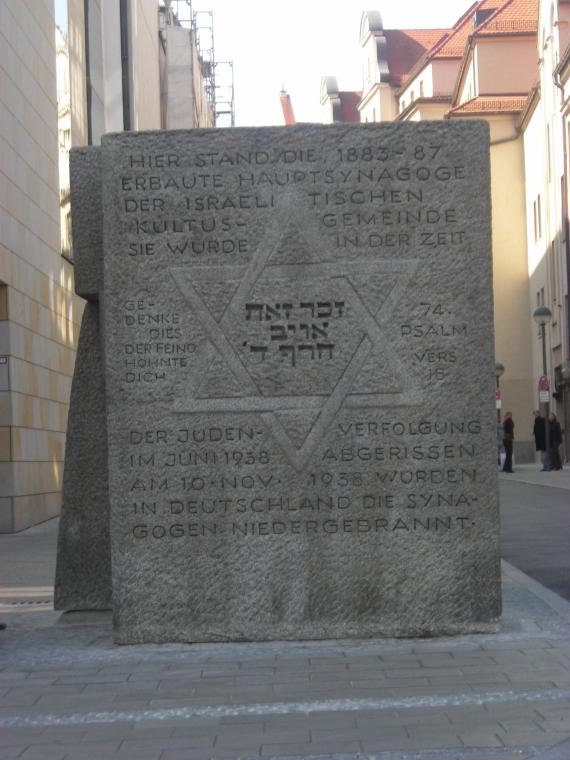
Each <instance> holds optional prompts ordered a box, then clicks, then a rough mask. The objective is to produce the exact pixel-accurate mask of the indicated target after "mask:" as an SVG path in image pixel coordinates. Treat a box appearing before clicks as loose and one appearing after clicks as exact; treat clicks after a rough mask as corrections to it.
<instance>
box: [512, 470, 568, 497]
mask: <svg viewBox="0 0 570 760" xmlns="http://www.w3.org/2000/svg"><path fill="white" fill-rule="evenodd" d="M500 478H501V480H515V481H516V482H518V483H526V484H528V485H533V486H550V487H552V488H564V489H567V490H569V491H570V465H565V466H564V468H563V469H562V470H558V471H554V472H542V470H541V469H540V466H539V465H538V464H518V465H517V464H515V466H514V472H513V473H512V474H507V473H503V472H501V473H500Z"/></svg>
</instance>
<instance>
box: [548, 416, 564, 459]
mask: <svg viewBox="0 0 570 760" xmlns="http://www.w3.org/2000/svg"><path fill="white" fill-rule="evenodd" d="M561 443H562V428H561V427H560V423H559V422H558V420H557V419H556V415H555V414H553V413H552V412H551V413H550V414H549V415H548V456H549V458H550V469H551V470H561V469H562V460H561V459H560V451H559V450H558V447H559V446H560V444H561Z"/></svg>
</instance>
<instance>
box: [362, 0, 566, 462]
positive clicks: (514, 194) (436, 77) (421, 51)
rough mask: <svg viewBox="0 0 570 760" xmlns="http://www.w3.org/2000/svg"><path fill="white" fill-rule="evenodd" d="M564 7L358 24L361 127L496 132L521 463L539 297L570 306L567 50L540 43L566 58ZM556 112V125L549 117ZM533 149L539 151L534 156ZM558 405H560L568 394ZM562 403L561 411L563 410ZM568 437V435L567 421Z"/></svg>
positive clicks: (507, 404) (496, 262)
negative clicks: (445, 24)
mask: <svg viewBox="0 0 570 760" xmlns="http://www.w3.org/2000/svg"><path fill="white" fill-rule="evenodd" d="M539 6H540V8H539ZM547 6H548V8H547ZM569 7H570V6H569V4H568V3H567V2H561V1H559V2H558V3H556V2H555V3H552V2H550V3H549V2H547V0H479V1H478V2H474V3H473V4H472V5H471V6H470V7H469V8H468V9H467V10H466V12H465V13H464V14H463V15H462V16H461V17H460V18H459V19H458V20H457V22H456V23H455V24H454V25H453V27H451V28H450V29H433V30H417V29H415V30H386V29H384V28H383V24H382V19H381V17H380V14H379V13H377V12H374V11H369V12H366V13H364V14H363V16H362V21H361V26H360V47H361V51H362V59H363V92H362V98H361V100H360V102H359V106H358V108H359V111H360V117H361V121H386V120H400V121H420V120H428V119H442V118H446V119H474V118H475V119H485V120H486V121H487V122H488V124H489V127H490V137H491V195H492V206H493V238H492V244H493V272H494V275H493V277H494V324H495V346H496V361H497V362H498V363H501V364H503V365H504V367H505V372H504V375H503V376H502V377H501V380H500V383H501V391H502V396H503V402H502V403H503V410H506V409H508V410H509V411H512V412H513V416H514V419H515V422H516V425H517V435H516V439H515V457H516V458H517V459H518V460H519V461H532V460H533V458H534V442H533V439H532V435H531V430H532V422H531V412H532V410H533V409H534V408H537V407H538V377H539V375H540V374H541V372H539V367H540V361H541V359H540V357H541V345H539V341H538V339H537V327H536V325H535V324H534V322H533V320H532V313H533V309H534V308H536V303H537V301H536V299H537V297H538V299H539V300H540V299H542V297H543V294H544V299H545V300H544V303H545V304H546V301H549V302H553V299H554V297H556V299H557V300H556V301H554V303H556V306H557V308H558V311H563V310H564V308H563V307H564V304H563V301H564V298H566V299H567V295H566V296H565V295H564V293H567V289H566V290H564V289H563V283H564V282H565V280H564V277H565V276H566V275H565V272H566V271H567V270H566V269H564V267H563V258H564V255H565V254H564V252H563V249H565V240H566V237H565V232H564V223H565V222H564V219H565V217H564V215H563V214H562V213H561V208H562V205H561V204H563V202H564V197H565V196H564V192H566V193H567V189H566V191H565V190H564V187H565V183H564V182H563V181H562V180H561V176H562V174H561V172H563V168H562V167H566V166H567V163H568V162H567V156H566V157H564V140H563V136H564V134H565V133H564V129H563V127H562V117H561V114H560V107H561V106H560V104H561V102H562V101H563V97H562V95H561V94H560V93H561V86H562V84H561V78H562V77H563V76H565V74H564V73H563V72H562V70H561V68H560V67H561V65H562V63H563V60H562V58H563V56H562V52H560V53H559V54H549V57H548V58H547V56H546V55H544V54H542V53H541V52H540V45H541V44H544V42H543V43H541V40H543V41H546V44H547V45H548V44H550V45H551V47H552V44H551V43H549V39H550V37H551V36H552V35H554V36H555V37H556V38H557V43H556V44H557V46H558V48H559V49H560V50H561V51H562V50H564V46H565V44H566V43H565V35H566V34H567V21H566V19H567V9H568V8H569ZM552 8H554V11H553V10H552ZM539 15H540V27H541V28H542V27H544V26H545V22H544V20H543V19H546V18H548V23H547V24H546V31H542V32H541V33H539ZM549 29H552V30H554V31H553V32H549ZM546 66H548V67H549V68H548V73H545V71H546V69H545V67H546ZM557 66H558V69H557V71H558V74H557V76H558V79H559V80H560V81H558V82H556V81H554V80H555V79H556V75H554V79H553V72H554V71H555V68H556V67H557ZM564 71H565V70H564ZM545 78H546V79H548V81H549V87H550V91H549V92H550V94H549V100H548V104H547V105H546V106H543V105H542V99H541V96H540V91H541V88H542V87H543V86H544V85H542V84H540V85H539V86H538V87H537V86H536V85H537V82H538V81H539V80H540V82H542V80H543V79H545ZM568 78H569V79H570V53H569V54H568ZM568 94H570V85H569V86H568ZM554 102H556V103H557V104H558V106H557V107H558V112H557V115H553V103H554ZM569 105H570V104H569ZM546 111H547V112H548V114H549V116H548V117H547V116H546V115H545V113H546ZM569 112H570V108H569ZM548 119H550V120H551V121H552V119H555V120H557V126H556V127H555V126H554V124H552V123H551V124H550V126H547V124H546V121H547V120H548ZM548 142H549V144H550V145H551V148H550V150H551V152H552V156H554V152H556V155H558V156H560V158H559V168H558V169H557V170H556V171H555V170H554V168H553V169H552V172H551V174H552V175H553V176H554V174H556V179H555V180H554V179H551V180H549V181H548V180H545V177H547V176H548V163H547V162H546V156H547V150H546V148H544V150H543V149H542V146H546V145H547V143H548ZM537 144H539V145H540V146H541V149H539V150H537ZM551 160H552V161H554V157H552V159H551ZM545 162H546V163H545ZM553 166H554V164H553ZM564 171H565V174H564V177H566V178H567V177H568V172H567V170H566V169H564ZM566 186H567V182H566ZM537 207H538V211H537V210H536V209H537ZM533 209H534V211H533ZM547 209H548V211H547ZM547 214H550V217H549V218H551V221H548V220H547V218H546V215H547ZM536 220H538V222H537V221H536ZM537 223H538V227H537V226H536V225H537ZM547 228H548V231H547ZM536 235H538V237H536ZM547 238H548V244H546V239H547ZM549 259H550V260H552V264H551V265H549V264H548V260H549ZM556 262H558V263H557V264H556ZM537 293H538V294H539V295H538V296H537ZM550 293H552V294H553V295H552V296H551V295H550ZM549 299H550V300H549ZM566 311H567V306H566ZM554 322H557V324H556V325H554ZM562 323H563V319H562V317H561V316H560V318H558V319H557V318H556V317H555V318H553V330H555V332H553V333H552V338H551V358H550V365H551V367H550V369H549V372H550V373H551V374H552V378H553V385H554V383H555V379H556V377H558V378H559V383H558V384H559V385H561V387H562V384H561V382H560V381H561V380H562V379H563V378H564V372H565V370H564V367H565V366H566V365H565V363H564V355H563V354H564V352H563V350H562V346H563V344H564V335H565V334H566V333H564V330H563V328H562ZM556 330H557V331H556ZM549 350H550V349H549ZM549 356H550V354H549ZM566 357H567V354H566ZM566 361H567V358H566ZM557 395H560V398H561V399H562V393H561V394H558V393H557ZM556 404H557V405H558V407H557V408H561V401H558V400H556ZM568 406H569V405H568V404H566V407H565V409H567V408H568ZM565 413H566V414H567V412H565ZM566 429H567V430H568V429H570V422H569V421H568V420H567V421H566Z"/></svg>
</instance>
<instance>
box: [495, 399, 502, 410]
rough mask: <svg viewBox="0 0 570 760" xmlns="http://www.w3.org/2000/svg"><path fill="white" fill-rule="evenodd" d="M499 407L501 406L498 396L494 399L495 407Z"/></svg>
mask: <svg viewBox="0 0 570 760" xmlns="http://www.w3.org/2000/svg"><path fill="white" fill-rule="evenodd" d="M500 408H501V399H500V398H498V399H496V401H495V409H500Z"/></svg>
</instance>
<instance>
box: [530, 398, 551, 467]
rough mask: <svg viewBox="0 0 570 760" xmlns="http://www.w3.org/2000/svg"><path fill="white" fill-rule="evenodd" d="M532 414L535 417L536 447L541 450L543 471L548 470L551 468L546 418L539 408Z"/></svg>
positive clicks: (533, 430)
mask: <svg viewBox="0 0 570 760" xmlns="http://www.w3.org/2000/svg"><path fill="white" fill-rule="evenodd" d="M532 414H533V417H534V425H533V428H532V434H533V436H534V448H535V449H536V450H537V451H538V452H540V461H541V463H542V471H543V472H546V470H548V469H549V462H548V452H547V450H546V420H545V419H544V417H543V416H542V414H541V413H540V412H539V411H538V409H535V410H534V412H533V413H532Z"/></svg>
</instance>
